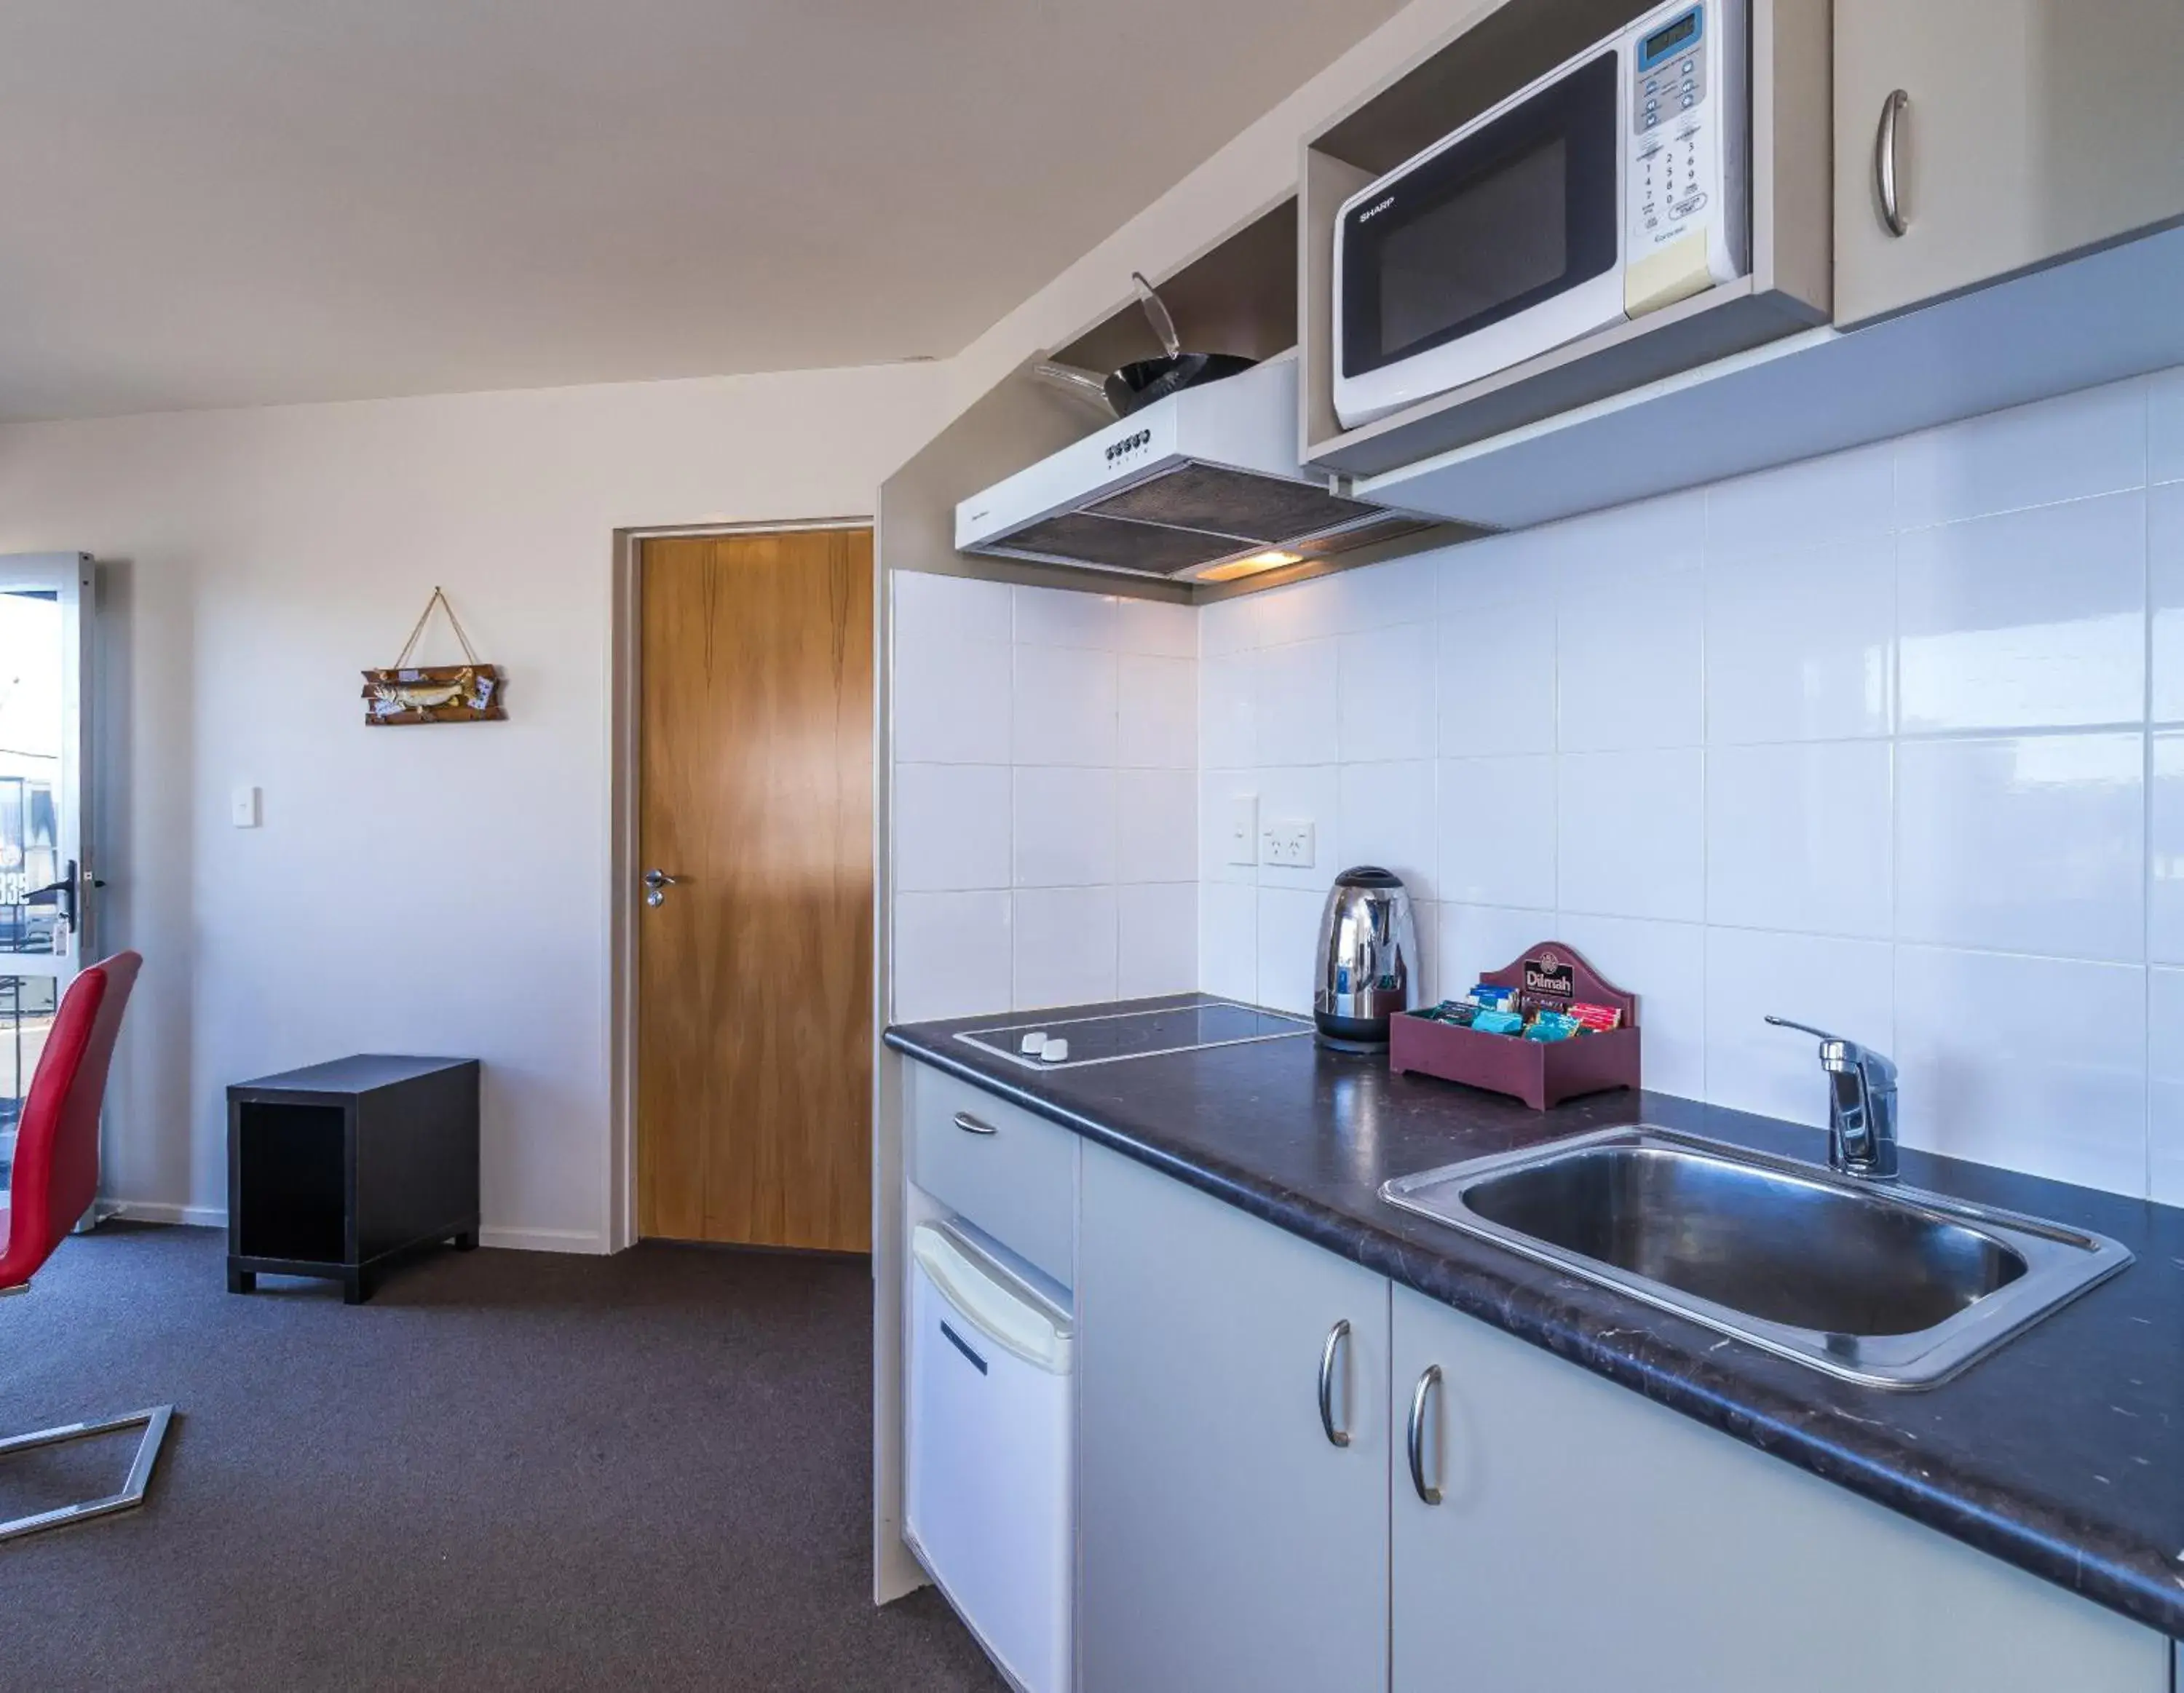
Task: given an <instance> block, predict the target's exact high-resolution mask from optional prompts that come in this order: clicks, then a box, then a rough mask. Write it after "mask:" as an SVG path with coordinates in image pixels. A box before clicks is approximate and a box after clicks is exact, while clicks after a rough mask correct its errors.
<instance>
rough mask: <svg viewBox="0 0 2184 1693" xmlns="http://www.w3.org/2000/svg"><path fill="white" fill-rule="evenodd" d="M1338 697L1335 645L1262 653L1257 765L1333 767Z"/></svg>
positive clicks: (1255, 707)
mask: <svg viewBox="0 0 2184 1693" xmlns="http://www.w3.org/2000/svg"><path fill="white" fill-rule="evenodd" d="M1336 698H1337V691H1336V687H1335V643H1334V641H1332V640H1322V641H1298V642H1295V643H1290V644H1289V645H1287V646H1280V647H1268V648H1267V649H1265V650H1263V651H1262V652H1261V653H1260V654H1258V656H1257V660H1256V690H1255V693H1254V695H1253V703H1252V715H1253V717H1254V718H1255V720H1256V723H1257V727H1258V738H1259V755H1258V762H1259V763H1261V764H1262V765H1274V764H1332V763H1334V759H1335V746H1336V738H1335V702H1336Z"/></svg>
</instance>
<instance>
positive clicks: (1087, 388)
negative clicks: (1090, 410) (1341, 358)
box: [1033, 270, 1258, 417]
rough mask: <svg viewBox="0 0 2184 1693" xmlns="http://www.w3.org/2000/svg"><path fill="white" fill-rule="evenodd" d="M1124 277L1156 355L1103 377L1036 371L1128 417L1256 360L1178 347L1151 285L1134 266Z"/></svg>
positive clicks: (1071, 368)
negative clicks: (1158, 350) (1158, 349)
mask: <svg viewBox="0 0 2184 1693" xmlns="http://www.w3.org/2000/svg"><path fill="white" fill-rule="evenodd" d="M1130 280H1131V281H1133V282H1134V283H1136V284H1137V287H1138V300H1139V304H1142V305H1143V306H1144V307H1145V316H1146V318H1147V319H1148V320H1150V321H1151V324H1152V326H1153V333H1154V334H1155V335H1157V336H1158V337H1160V343H1161V346H1162V348H1165V349H1166V350H1165V352H1164V353H1163V354H1162V356H1161V357H1160V358H1157V359H1133V360H1132V361H1131V362H1130V363H1129V364H1128V365H1123V368H1122V369H1121V370H1115V371H1111V372H1110V373H1109V374H1108V375H1106V376H1101V375H1100V374H1099V372H1098V371H1096V370H1080V369H1079V368H1078V366H1076V365H1057V364H1053V363H1048V364H1044V365H1034V367H1033V368H1034V370H1035V371H1036V373H1037V374H1038V375H1039V376H1043V377H1045V379H1046V380H1047V381H1050V382H1053V383H1055V384H1056V386H1058V387H1063V388H1066V389H1067V390H1068V391H1069V392H1071V393H1077V394H1082V395H1083V396H1084V398H1087V399H1090V400H1095V401H1097V402H1098V403H1099V404H1102V405H1105V406H1106V408H1107V409H1108V410H1110V411H1112V413H1113V414H1114V415H1116V416H1117V417H1128V415H1130V414H1131V413H1132V412H1134V411H1136V410H1137V409H1139V407H1141V406H1148V405H1151V404H1152V403H1153V402H1154V401H1155V400H1157V399H1165V398H1167V396H1168V395H1170V394H1172V393H1178V392H1179V391H1180V390H1182V389H1184V388H1195V387H1198V386H1199V385H1200V384H1201V383H1203V382H1217V381H1220V380H1221V379H1222V378H1223V376H1234V375H1235V374H1236V373H1237V372H1238V371H1239V370H1250V369H1251V366H1252V365H1256V363H1258V360H1257V359H1246V358H1245V357H1244V356H1243V355H1242V354H1236V353H1186V352H1184V350H1183V338H1182V337H1180V336H1178V334H1177V333H1176V332H1175V320H1174V319H1173V318H1172V317H1170V316H1169V315H1168V310H1167V307H1166V306H1165V305H1163V304H1162V303H1161V297H1160V296H1159V295H1158V294H1157V293H1156V292H1154V291H1153V285H1152V284H1151V282H1148V281H1145V276H1144V275H1143V274H1142V273H1141V272H1139V271H1136V270H1133V271H1131V272H1130Z"/></svg>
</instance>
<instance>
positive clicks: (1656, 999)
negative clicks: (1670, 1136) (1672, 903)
mask: <svg viewBox="0 0 2184 1693" xmlns="http://www.w3.org/2000/svg"><path fill="white" fill-rule="evenodd" d="M1561 927H1562V933H1561V934H1559V935H1558V936H1557V937H1555V938H1557V939H1558V940H1562V941H1566V942H1568V944H1570V945H1572V946H1574V947H1575V948H1576V949H1577V950H1579V951H1580V952H1581V953H1583V954H1584V955H1585V961H1586V962H1587V963H1588V964H1590V965H1591V966H1592V967H1593V968H1594V969H1596V970H1597V971H1598V972H1600V973H1601V974H1602V976H1605V977H1607V979H1608V980H1609V981H1610V982H1611V983H1613V984H1614V985H1615V986H1616V987H1618V988H1620V989H1622V990H1623V991H1624V993H1626V994H1636V995H1637V996H1638V1027H1640V1029H1641V1031H1643V1034H1642V1038H1641V1040H1640V1042H1639V1045H1640V1048H1641V1057H1640V1064H1641V1068H1642V1071H1643V1072H1644V1077H1645V1083H1646V1086H1647V1087H1648V1088H1652V1089H1655V1090H1657V1091H1658V1092H1660V1093H1663V1094H1680V1095H1682V1096H1683V1097H1684V1098H1685V1099H1693V1100H1697V1099H1704V1098H1705V1097H1706V1085H1707V1081H1706V1076H1707V1069H1706V1005H1707V996H1706V931H1705V930H1704V929H1703V928H1702V927H1700V926H1699V925H1698V924H1697V923H1654V922H1630V921H1628V920H1625V919H1622V918H1616V917H1580V916H1570V915H1569V914H1568V913H1567V912H1565V913H1564V914H1563V918H1562V923H1561ZM1466 985H1468V984H1466Z"/></svg>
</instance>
